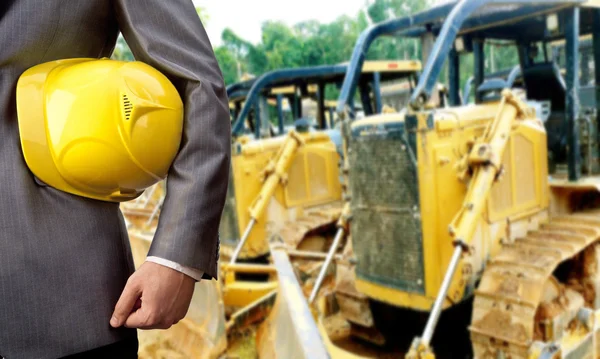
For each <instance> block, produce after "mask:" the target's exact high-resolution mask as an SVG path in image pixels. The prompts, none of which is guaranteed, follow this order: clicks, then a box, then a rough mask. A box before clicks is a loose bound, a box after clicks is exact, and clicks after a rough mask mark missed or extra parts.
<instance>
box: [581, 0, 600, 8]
mask: <svg viewBox="0 0 600 359" xmlns="http://www.w3.org/2000/svg"><path fill="white" fill-rule="evenodd" d="M581 6H583V7H600V0H588V1H586V2H585V3H583V4H582V5H581Z"/></svg>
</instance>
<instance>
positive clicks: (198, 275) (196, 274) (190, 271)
mask: <svg viewBox="0 0 600 359" xmlns="http://www.w3.org/2000/svg"><path fill="white" fill-rule="evenodd" d="M146 261H148V262H153V263H156V264H160V265H162V266H165V267H169V268H171V269H174V270H176V271H178V272H181V273H183V274H185V275H187V276H189V277H192V278H194V279H195V280H197V281H200V280H201V279H202V275H204V272H202V271H201V270H198V269H196V268H190V267H186V266H182V265H181V264H179V263H175V262H173V261H170V260H168V259H164V258H160V257H154V256H149V257H146Z"/></svg>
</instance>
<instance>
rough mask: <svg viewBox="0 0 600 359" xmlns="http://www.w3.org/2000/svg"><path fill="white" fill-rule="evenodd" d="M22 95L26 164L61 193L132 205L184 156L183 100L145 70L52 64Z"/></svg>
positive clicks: (137, 65)
mask: <svg viewBox="0 0 600 359" xmlns="http://www.w3.org/2000/svg"><path fill="white" fill-rule="evenodd" d="M16 92H17V93H16V96H17V103H16V105H17V113H18V123H19V133H20V138H21V146H22V149H23V155H24V157H25V161H26V163H27V165H28V166H29V169H30V170H31V171H32V172H33V174H35V175H36V176H37V177H38V178H39V179H41V180H42V181H43V182H45V183H46V184H48V185H50V186H52V187H54V188H56V189H58V190H61V191H64V192H68V193H71V194H74V195H78V196H83V197H88V198H93V199H97V200H103V201H112V202H122V201H127V200H131V199H134V198H136V197H138V196H139V195H140V194H141V193H142V192H143V191H144V190H145V189H146V188H148V187H150V186H152V185H154V184H155V183H157V182H159V181H160V180H162V179H164V178H165V177H166V176H167V172H168V170H169V168H170V167H171V164H172V162H173V159H174V158H175V155H176V154H177V151H178V150H179V145H180V142H181V133H182V130H183V103H182V101H181V98H180V96H179V94H178V92H177V90H176V89H175V87H174V86H173V84H171V82H170V81H169V80H168V79H167V78H166V77H165V76H164V75H162V74H161V73H160V72H159V71H157V70H156V69H154V68H152V67H150V66H149V65H146V64H144V63H142V62H139V61H134V62H122V61H115V60H108V59H100V60H98V59H69V60H58V61H51V62H47V63H43V64H40V65H37V66H34V67H32V68H30V69H28V70H27V71H25V72H24V73H23V74H22V75H21V77H20V78H19V81H18V83H17V89H16Z"/></svg>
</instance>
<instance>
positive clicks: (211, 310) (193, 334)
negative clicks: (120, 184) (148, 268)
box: [129, 232, 227, 359]
mask: <svg viewBox="0 0 600 359" xmlns="http://www.w3.org/2000/svg"><path fill="white" fill-rule="evenodd" d="M151 240H152V238H151V236H146V235H141V234H136V233H135V232H130V233H129V241H130V243H131V250H132V254H133V259H134V262H135V265H136V268H137V267H139V266H140V265H141V264H142V263H143V262H144V260H145V258H146V255H147V253H148V250H149V249H150V242H151ZM220 298H221V288H220V286H219V282H217V281H209V280H206V281H205V280H203V281H200V282H198V283H196V288H195V289H194V295H193V297H192V302H191V304H190V308H189V310H188V313H187V315H186V316H185V318H184V319H183V320H181V321H180V322H179V323H177V324H175V325H174V326H172V327H171V328H169V329H167V330H161V331H153V330H150V331H146V330H140V331H138V338H139V342H140V350H139V354H138V356H139V358H140V359H154V358H201V359H213V358H218V357H219V356H221V355H222V354H223V353H224V352H225V350H226V349H227V334H226V331H225V308H224V305H223V301H222V300H221V299H220Z"/></svg>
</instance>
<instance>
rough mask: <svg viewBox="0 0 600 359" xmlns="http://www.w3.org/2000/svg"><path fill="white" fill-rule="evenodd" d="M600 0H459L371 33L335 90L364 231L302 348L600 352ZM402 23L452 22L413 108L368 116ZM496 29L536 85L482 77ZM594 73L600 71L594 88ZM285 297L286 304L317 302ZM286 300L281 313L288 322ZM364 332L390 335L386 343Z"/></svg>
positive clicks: (354, 353)
mask: <svg viewBox="0 0 600 359" xmlns="http://www.w3.org/2000/svg"><path fill="white" fill-rule="evenodd" d="M599 6H600V3H599V2H597V1H543V0H540V1H537V0H530V1H526V2H523V1H516V0H515V1H510V0H509V1H495V0H462V1H458V2H450V3H445V4H442V5H440V6H437V7H435V8H432V9H431V10H429V11H426V12H424V13H420V14H416V15H413V16H411V17H408V18H403V19H397V20H394V21H388V22H386V23H383V24H380V25H375V26H374V27H372V28H371V29H369V30H367V32H366V33H364V34H363V35H362V36H361V38H360V40H359V42H358V43H357V45H356V48H355V52H354V54H353V57H352V59H351V62H350V65H349V69H348V75H347V76H346V79H345V80H344V84H343V86H342V88H341V95H340V98H339V100H338V115H339V117H340V118H341V119H342V120H343V125H342V135H343V138H344V140H345V141H344V142H345V146H346V147H347V151H348V181H349V183H348V185H349V187H348V193H347V203H349V213H348V214H347V218H349V219H350V221H349V224H348V226H347V227H346V228H347V231H348V232H349V233H348V234H349V236H350V238H351V241H349V243H348V245H347V246H346V247H345V250H344V253H343V254H342V256H341V258H340V259H339V260H337V263H336V264H337V265H336V268H335V271H336V283H335V287H333V288H330V289H328V290H323V291H322V293H321V295H320V298H319V300H317V301H316V302H314V303H316V304H317V305H316V308H313V317H314V318H315V321H314V322H313V323H306V322H305V321H302V320H300V319H298V318H294V316H293V313H292V314H291V315H288V319H287V320H288V322H289V323H296V325H298V326H300V325H302V326H304V328H311V330H312V331H313V332H314V331H317V332H318V333H320V337H321V338H322V341H321V343H320V345H313V350H314V351H315V352H316V353H317V354H314V352H311V351H310V348H308V347H304V346H302V344H303V343H304V344H306V342H307V340H303V339H306V337H307V336H309V335H311V334H310V333H307V334H306V337H303V336H302V335H301V334H297V336H296V337H297V338H298V339H297V340H296V343H299V344H298V346H297V347H295V348H294V350H295V353H300V354H301V355H302V356H303V357H312V358H320V357H328V356H330V357H340V358H342V357H383V356H384V355H385V354H383V353H384V352H386V350H387V353H388V354H389V355H392V356H391V357H401V356H402V355H404V354H405V353H406V354H407V357H409V358H434V357H436V356H437V357H440V358H463V357H475V358H513V359H515V358H597V357H599V356H600V331H599V329H600V322H597V321H596V320H597V319H598V318H600V317H599V313H600V301H598V297H599V296H598V294H597V291H598V289H599V288H600V275H599V273H600V272H599V271H598V268H599V260H600V247H599V242H598V241H599V239H600V201H599V200H600V195H599V188H600V187H599V185H600V177H598V164H599V161H598V159H599V157H598V145H599V143H598V123H599V122H598V118H597V114H598V111H597V106H598V105H597V100H598V95H597V93H598V90H597V88H596V84H597V83H598V81H597V80H598V79H600V75H599V74H600V73H596V72H595V71H594V70H595V66H594V65H593V64H594V63H596V60H600V37H598V36H600V9H599ZM392 33H400V34H409V35H411V36H415V35H416V36H423V35H424V34H426V33H432V34H433V35H434V36H437V39H436V41H435V44H433V48H432V51H431V54H432V55H431V56H430V57H429V58H428V59H427V62H426V65H425V66H424V69H423V71H422V73H421V75H420V77H419V83H418V85H417V86H416V87H415V89H414V90H413V91H412V95H411V100H410V107H409V109H408V111H407V112H406V113H403V114H380V115H374V116H367V117H366V118H364V119H360V120H353V118H352V117H353V111H352V109H351V107H349V106H347V104H348V103H349V100H351V99H352V98H354V92H355V88H356V85H357V83H358V81H357V78H356V73H357V72H356V71H357V69H360V68H361V64H362V62H363V61H364V54H365V53H366V52H367V50H368V47H369V45H370V43H371V42H372V41H373V40H374V39H375V38H376V37H377V36H381V35H384V34H392ZM589 33H591V34H592V36H593V43H594V45H593V46H594V54H593V56H592V57H593V61H586V62H580V61H579V51H580V47H579V38H580V36H581V35H586V34H589ZM557 39H564V43H565V45H564V52H565V53H566V55H565V59H566V60H565V63H564V64H562V65H563V68H562V69H561V67H560V66H559V64H558V63H557V62H556V61H554V60H555V59H554V57H553V56H552V48H551V43H552V42H553V41H555V40H557ZM486 43H494V44H498V43H502V46H512V47H514V51H515V54H518V64H515V65H519V66H520V68H521V78H522V81H521V82H522V88H518V87H514V83H513V84H511V83H508V82H507V81H505V80H503V79H499V78H491V79H488V80H485V78H486V76H485V63H486V51H485V49H486ZM467 53H472V55H473V58H474V61H473V63H474V66H473V68H472V71H473V74H474V86H475V103H474V104H467V105H464V106H463V105H461V103H462V101H461V99H460V97H461V96H460V91H459V88H460V86H459V85H460V81H459V80H460V69H461V68H463V69H464V66H463V67H461V66H460V63H461V58H462V57H463V55H464V54H467ZM444 63H447V64H448V67H447V68H448V100H449V105H450V106H449V107H446V108H437V109H435V108H432V107H431V104H430V99H431V95H432V93H433V90H434V87H435V84H436V81H437V80H438V77H439V76H440V73H441V71H442V68H443V65H444ZM582 67H585V71H582ZM584 72H585V73H587V74H588V75H589V74H593V76H592V75H589V76H591V78H592V79H593V81H590V82H588V83H587V84H586V86H584V87H580V84H579V80H580V75H581V74H582V73H584ZM563 74H564V76H563ZM588 87H591V88H588ZM584 94H585V95H584ZM590 94H591V95H590ZM287 263H289V262H286V260H285V258H283V260H282V261H281V263H279V264H278V263H276V268H277V272H278V275H279V276H280V278H281V277H284V276H286V273H287V274H289V270H288V269H289V268H288V265H287ZM288 293H292V291H291V290H290V291H288ZM313 294H314V292H313ZM282 295H283V293H282ZM287 296H288V298H287V303H283V304H284V305H282V308H288V309H289V308H291V307H293V306H292V305H290V304H289V303H299V302H300V301H301V300H302V299H303V298H298V297H297V296H296V297H294V296H293V294H287ZM310 299H313V298H312V296H311V298H310ZM297 305H298V306H302V307H303V308H304V309H307V308H309V307H308V306H307V305H306V302H304V303H303V304H302V305H301V304H297ZM278 309H279V308H277V307H276V308H275V309H274V312H273V313H272V314H271V317H270V321H271V322H272V323H271V327H273V328H280V326H279V327H278V325H277V323H282V322H283V321H282V320H281V319H278V318H280V317H282V314H281V311H279V310H278ZM309 311H310V309H309ZM314 311H316V313H315V312H314ZM298 312H300V310H298ZM305 312H306V311H305ZM289 318H291V319H289ZM339 319H343V321H345V322H346V323H347V324H348V325H347V326H346V327H349V328H350V329H349V330H348V331H347V333H345V335H340V333H339V331H336V330H331V329H332V327H333V328H334V329H339V328H340V326H332V325H330V323H331V322H332V321H334V320H339ZM438 327H439V328H438ZM436 328H437V330H436ZM288 332H292V333H294V332H295V333H299V332H300V330H299V329H298V327H297V328H296V330H288ZM306 332H307V331H306V330H305V333H306ZM419 334H420V335H419ZM414 335H418V336H417V337H416V338H414V340H413V339H412V338H413V336H414ZM357 338H358V339H357ZM411 340H412V341H411ZM365 341H368V342H370V343H376V344H379V345H381V346H382V347H387V348H384V349H385V350H382V351H378V352H377V353H374V351H372V350H371V351H369V350H367V349H368V348H370V347H369V346H368V345H362V344H361V343H363V342H365ZM465 342H466V343H467V345H464V343H465ZM280 344H282V342H280ZM394 346H396V347H400V349H399V350H398V351H394V350H395V349H398V348H394ZM402 346H403V348H404V350H402V349H401V348H402ZM315 348H316V349H315ZM434 349H435V353H434ZM401 351H402V352H403V353H402V354H400V352H401ZM390 353H391V354H390ZM280 356H281V355H278V357H280ZM296 357H300V355H298V356H296Z"/></svg>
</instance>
